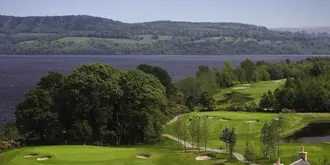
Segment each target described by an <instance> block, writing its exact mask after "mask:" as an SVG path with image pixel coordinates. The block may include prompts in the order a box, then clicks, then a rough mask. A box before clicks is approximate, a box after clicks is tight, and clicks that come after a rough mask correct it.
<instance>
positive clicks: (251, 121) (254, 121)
mask: <svg viewBox="0 0 330 165" xmlns="http://www.w3.org/2000/svg"><path fill="white" fill-rule="evenodd" d="M246 122H247V123H256V122H259V120H248V121H246Z"/></svg>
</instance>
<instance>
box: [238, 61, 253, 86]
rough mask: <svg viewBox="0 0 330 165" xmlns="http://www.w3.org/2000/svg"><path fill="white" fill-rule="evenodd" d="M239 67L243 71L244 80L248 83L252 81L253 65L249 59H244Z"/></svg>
mask: <svg viewBox="0 0 330 165" xmlns="http://www.w3.org/2000/svg"><path fill="white" fill-rule="evenodd" d="M240 67H241V68H242V69H244V71H245V78H246V80H247V81H248V82H251V81H252V75H253V73H254V70H255V64H254V63H253V62H252V61H251V60H250V59H245V60H244V61H242V62H241V65H240Z"/></svg>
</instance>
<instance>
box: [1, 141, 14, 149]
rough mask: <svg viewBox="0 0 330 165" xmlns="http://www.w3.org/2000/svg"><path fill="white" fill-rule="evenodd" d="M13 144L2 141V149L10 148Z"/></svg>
mask: <svg viewBox="0 0 330 165" xmlns="http://www.w3.org/2000/svg"><path fill="white" fill-rule="evenodd" d="M11 147H12V146H11V144H10V143H9V142H7V141H0V150H6V149H10V148H11Z"/></svg>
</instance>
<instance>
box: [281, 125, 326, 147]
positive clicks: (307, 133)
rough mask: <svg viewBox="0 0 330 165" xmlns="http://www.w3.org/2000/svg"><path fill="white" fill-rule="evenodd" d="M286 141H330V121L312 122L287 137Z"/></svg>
mask: <svg viewBox="0 0 330 165" xmlns="http://www.w3.org/2000/svg"><path fill="white" fill-rule="evenodd" d="M286 141H290V142H299V143H324V142H330V123H310V124H309V125H307V126H306V127H304V128H303V129H301V130H300V131H298V132H296V133H294V134H293V135H292V136H290V137H287V138H286Z"/></svg>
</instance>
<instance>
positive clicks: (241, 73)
mask: <svg viewBox="0 0 330 165" xmlns="http://www.w3.org/2000/svg"><path fill="white" fill-rule="evenodd" d="M235 75H236V79H237V80H238V81H239V82H241V83H243V82H245V81H246V78H245V76H246V75H245V70H244V69H243V68H241V67H237V68H236V70H235Z"/></svg>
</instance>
